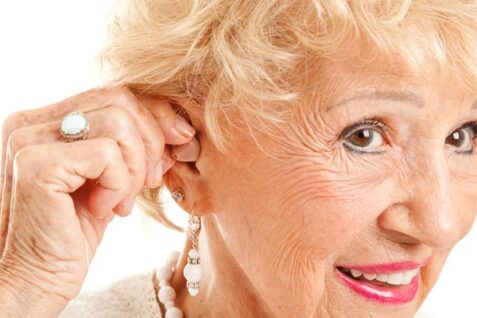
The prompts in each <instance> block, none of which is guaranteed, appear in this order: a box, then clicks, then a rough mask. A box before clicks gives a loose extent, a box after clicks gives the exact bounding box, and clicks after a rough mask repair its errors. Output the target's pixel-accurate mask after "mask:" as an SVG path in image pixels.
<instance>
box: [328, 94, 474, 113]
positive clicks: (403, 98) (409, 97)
mask: <svg viewBox="0 0 477 318" xmlns="http://www.w3.org/2000/svg"><path fill="white" fill-rule="evenodd" d="M359 99H371V100H373V99H374V100H375V99H381V100H392V101H397V102H408V103H411V104H414V105H415V106H417V107H418V108H423V107H424V101H423V100H422V98H421V97H419V96H418V95H416V94H414V93H413V92H410V91H389V90H387V91H383V90H375V91H361V92H358V93H357V94H355V95H353V96H351V97H348V98H345V99H344V100H342V101H339V102H338V103H335V104H332V105H329V106H327V107H325V112H328V111H330V110H331V109H332V108H335V107H338V106H342V105H345V104H347V103H348V102H350V101H352V100H359ZM473 107H477V102H476V103H475V104H474V105H473ZM473 107H472V108H473Z"/></svg>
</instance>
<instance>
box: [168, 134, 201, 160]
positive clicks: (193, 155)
mask: <svg viewBox="0 0 477 318" xmlns="http://www.w3.org/2000/svg"><path fill="white" fill-rule="evenodd" d="M199 153H200V144H199V141H198V140H197V138H193V139H192V140H191V141H190V142H188V143H186V144H183V145H179V146H172V147H171V156H172V157H173V158H174V159H175V160H177V161H189V162H190V161H196V160H197V158H198V157H199Z"/></svg>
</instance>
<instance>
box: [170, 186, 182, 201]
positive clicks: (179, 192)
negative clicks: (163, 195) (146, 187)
mask: <svg viewBox="0 0 477 318" xmlns="http://www.w3.org/2000/svg"><path fill="white" fill-rule="evenodd" d="M171 197H172V198H173V199H174V201H176V202H177V203H179V202H182V200H183V199H184V190H182V189H181V188H178V189H176V190H174V191H173V192H172V193H171Z"/></svg>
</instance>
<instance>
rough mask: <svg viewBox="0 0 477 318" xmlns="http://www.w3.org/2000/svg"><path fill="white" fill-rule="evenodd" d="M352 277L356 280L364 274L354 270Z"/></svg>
mask: <svg viewBox="0 0 477 318" xmlns="http://www.w3.org/2000/svg"><path fill="white" fill-rule="evenodd" d="M351 275H352V276H353V277H354V278H358V277H359V276H361V275H363V273H362V272H360V271H358V270H355V269H352V270H351Z"/></svg>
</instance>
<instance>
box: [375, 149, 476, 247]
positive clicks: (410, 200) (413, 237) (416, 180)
mask: <svg viewBox="0 0 477 318" xmlns="http://www.w3.org/2000/svg"><path fill="white" fill-rule="evenodd" d="M401 172H402V171H401ZM450 178H451V175H450V172H449V167H448V164H447V159H446V157H445V156H444V155H442V154H436V153H434V154H431V155H429V153H427V155H426V156H425V157H421V159H419V160H415V161H414V163H413V164H411V165H409V170H408V171H407V172H406V173H400V174H399V180H398V181H397V184H399V187H400V191H399V193H402V197H401V198H400V204H399V205H396V206H393V207H391V208H389V209H386V211H385V212H383V213H382V214H381V215H380V216H379V217H378V224H379V226H380V227H381V228H382V229H383V230H387V231H388V233H393V235H395V237H396V238H399V240H406V241H407V242H409V241H411V242H415V243H417V242H419V243H421V244H425V245H427V246H429V247H431V248H434V249H448V248H451V247H453V246H454V245H455V244H456V243H457V241H459V239H460V238H461V237H462V236H463V234H462V231H464V226H463V225H464V224H463V223H464V222H465V216H466V215H468V213H467V214H466V213H464V209H465V208H466V205H465V204H459V202H460V199H463V198H461V196H462V195H461V194H459V192H458V191H457V189H454V188H453V186H452V180H451V179H450ZM390 235H391V234H390ZM403 238H406V239H403Z"/></svg>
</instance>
